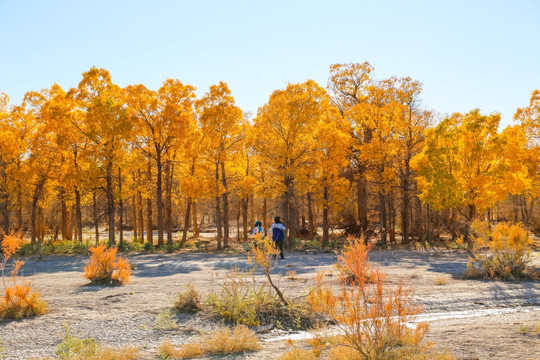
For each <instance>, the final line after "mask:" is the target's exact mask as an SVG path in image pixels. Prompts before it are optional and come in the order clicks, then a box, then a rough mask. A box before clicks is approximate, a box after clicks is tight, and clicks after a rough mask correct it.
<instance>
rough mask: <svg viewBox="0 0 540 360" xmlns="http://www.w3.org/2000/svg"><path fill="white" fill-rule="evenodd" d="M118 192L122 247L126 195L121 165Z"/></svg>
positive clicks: (122, 242)
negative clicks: (123, 187) (124, 194)
mask: <svg viewBox="0 0 540 360" xmlns="http://www.w3.org/2000/svg"><path fill="white" fill-rule="evenodd" d="M118 194H119V200H118V212H119V213H120V214H119V215H120V217H119V220H120V223H119V224H118V226H119V227H120V247H123V246H124V196H123V195H122V170H121V168H120V167H118Z"/></svg>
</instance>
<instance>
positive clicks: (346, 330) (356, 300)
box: [309, 238, 428, 359]
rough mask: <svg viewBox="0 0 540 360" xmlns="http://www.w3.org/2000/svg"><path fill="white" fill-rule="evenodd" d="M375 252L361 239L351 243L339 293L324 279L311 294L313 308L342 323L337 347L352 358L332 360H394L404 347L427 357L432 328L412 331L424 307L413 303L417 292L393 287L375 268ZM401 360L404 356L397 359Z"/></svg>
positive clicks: (343, 260)
mask: <svg viewBox="0 0 540 360" xmlns="http://www.w3.org/2000/svg"><path fill="white" fill-rule="evenodd" d="M368 252H369V248H368V246H366V245H365V244H364V242H363V241H362V240H361V239H360V240H358V239H352V238H351V239H349V246H348V247H347V248H346V250H345V252H344V253H343V254H342V255H341V256H340V257H339V260H338V261H339V267H340V269H342V270H344V271H343V273H342V274H343V275H345V276H343V277H342V278H341V280H340V282H339V290H338V291H337V292H335V291H334V290H333V289H332V288H331V287H330V286H328V285H326V284H323V281H322V280H323V276H322V274H319V276H318V277H317V279H316V280H317V284H316V286H315V288H314V289H312V291H311V293H310V295H309V302H310V303H311V305H312V306H313V309H314V310H315V311H317V312H320V313H322V314H324V315H325V316H326V317H327V318H328V319H329V320H331V321H332V322H333V323H335V324H336V326H337V327H338V328H339V330H340V334H342V335H339V336H337V337H336V338H335V339H334V341H336V342H337V344H333V346H332V348H334V349H335V348H336V346H337V347H338V348H346V349H350V350H351V351H350V352H352V354H354V356H353V355H352V354H351V353H350V352H349V353H348V354H347V355H343V356H341V355H339V356H338V355H337V354H336V350H333V353H332V357H331V358H335V359H338V358H347V359H349V358H351V356H352V357H353V358H358V359H389V358H391V357H388V356H387V355H389V354H392V353H394V354H395V353H396V352H398V351H401V350H403V349H404V348H407V349H411V351H413V352H414V351H418V352H419V353H424V352H425V351H426V348H425V346H424V345H423V344H422V340H423V338H424V336H425V334H426V333H427V331H428V326H427V324H419V325H417V326H416V327H415V328H413V329H412V328H410V327H408V326H407V322H409V321H410V320H412V318H413V317H414V315H416V314H418V313H419V312H420V311H421V308H420V307H419V306H418V305H416V304H415V303H414V301H413V296H412V291H411V289H409V288H406V287H404V286H403V285H398V286H395V287H391V286H390V285H389V284H388V283H387V282H386V280H385V275H384V273H382V272H380V271H379V270H378V269H375V268H373V267H372V266H371V264H370V263H369V259H368V256H367V255H368ZM395 358H396V359H397V358H399V356H397V357H395Z"/></svg>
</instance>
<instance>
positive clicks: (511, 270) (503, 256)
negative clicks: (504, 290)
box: [460, 221, 535, 279]
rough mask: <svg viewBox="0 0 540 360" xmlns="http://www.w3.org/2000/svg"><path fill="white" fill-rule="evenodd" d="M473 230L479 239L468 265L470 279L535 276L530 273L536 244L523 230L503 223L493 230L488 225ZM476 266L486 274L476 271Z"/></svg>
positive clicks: (480, 223)
mask: <svg viewBox="0 0 540 360" xmlns="http://www.w3.org/2000/svg"><path fill="white" fill-rule="evenodd" d="M473 229H474V230H475V232H476V234H477V235H478V236H477V237H475V238H474V240H473V244H472V246H473V247H472V249H470V250H471V252H472V253H473V254H474V257H472V258H470V259H469V260H470V262H469V264H468V274H469V275H470V276H474V277H476V276H479V275H482V276H485V277H490V278H502V279H515V278H521V277H525V276H530V275H533V276H534V275H535V274H527V271H526V270H527V264H528V261H529V255H530V253H531V245H532V243H533V242H532V239H531V237H529V235H528V234H527V230H525V229H524V228H523V227H522V226H520V225H512V224H509V223H504V222H502V223H498V224H497V225H495V227H494V228H493V229H490V227H489V226H488V224H486V223H484V222H479V221H478V222H475V223H474V224H473ZM460 244H461V245H463V242H462V241H460ZM475 262H478V263H479V264H480V267H481V269H482V271H478V270H477V269H474V263H475Z"/></svg>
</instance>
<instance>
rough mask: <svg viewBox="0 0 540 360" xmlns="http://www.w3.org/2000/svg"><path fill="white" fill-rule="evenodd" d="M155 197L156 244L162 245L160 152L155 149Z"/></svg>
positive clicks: (161, 169)
mask: <svg viewBox="0 0 540 360" xmlns="http://www.w3.org/2000/svg"><path fill="white" fill-rule="evenodd" d="M156 153H157V155H156V167H157V172H156V197H157V222H158V246H163V244H164V243H163V189H162V180H163V179H162V172H163V168H162V163H161V153H160V152H159V151H158V149H156Z"/></svg>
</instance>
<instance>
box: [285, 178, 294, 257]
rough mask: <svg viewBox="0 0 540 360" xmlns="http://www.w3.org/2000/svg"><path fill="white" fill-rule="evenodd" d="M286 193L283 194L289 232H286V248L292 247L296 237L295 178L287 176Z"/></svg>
mask: <svg viewBox="0 0 540 360" xmlns="http://www.w3.org/2000/svg"><path fill="white" fill-rule="evenodd" d="M283 183H284V185H285V193H284V194H283V203H282V212H283V219H284V221H285V226H286V227H287V230H286V231H285V240H286V241H285V246H286V247H290V245H291V238H292V237H294V236H296V223H295V222H296V216H295V215H296V214H295V212H294V204H293V203H294V178H292V177H291V176H289V175H285V176H284V178H283Z"/></svg>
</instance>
